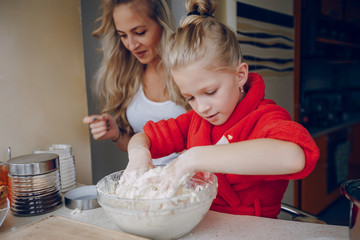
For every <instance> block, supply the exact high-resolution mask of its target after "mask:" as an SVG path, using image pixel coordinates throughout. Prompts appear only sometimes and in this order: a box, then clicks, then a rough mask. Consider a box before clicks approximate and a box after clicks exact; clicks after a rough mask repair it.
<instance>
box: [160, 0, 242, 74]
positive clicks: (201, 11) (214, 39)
mask: <svg viewBox="0 0 360 240" xmlns="http://www.w3.org/2000/svg"><path fill="white" fill-rule="evenodd" d="M216 4H217V2H216V1H212V0H187V1H186V5H185V8H186V10H187V11H188V15H187V16H185V17H184V18H183V19H182V20H181V22H180V26H179V28H178V29H177V30H176V31H175V32H174V33H173V34H172V35H171V36H170V39H169V44H168V47H167V49H166V54H165V55H164V57H165V58H166V59H164V62H165V63H166V66H167V68H169V69H176V68H178V67H185V66H188V65H189V64H193V63H195V62H201V63H204V64H205V66H204V67H206V68H210V69H222V68H226V69H229V68H230V69H232V68H234V67H237V66H238V64H240V63H241V62H242V54H241V49H240V46H239V43H238V41H237V38H236V35H235V33H234V32H233V31H232V30H230V29H229V28H228V27H227V26H225V25H224V24H222V23H220V22H219V21H218V20H217V19H215V18H214V17H213V14H214V12H215V9H216ZM204 60H205V61H204Z"/></svg>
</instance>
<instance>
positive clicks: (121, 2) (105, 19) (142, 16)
mask: <svg viewBox="0 0 360 240" xmlns="http://www.w3.org/2000/svg"><path fill="white" fill-rule="evenodd" d="M101 7H102V10H103V14H102V16H101V17H100V18H99V19H98V20H99V22H100V23H101V25H100V26H99V28H98V29H96V30H95V31H94V32H93V35H94V36H96V37H98V38H100V39H101V44H102V50H103V61H102V62H101V66H100V68H99V70H98V72H97V75H96V77H95V80H96V85H95V86H94V91H95V93H96V94H97V96H98V98H99V99H100V101H101V107H102V114H100V115H92V116H88V117H85V118H84V120H83V122H84V123H86V124H89V126H90V129H91V133H92V135H93V137H94V139H96V140H103V139H110V140H112V141H113V142H114V143H115V144H116V145H117V147H118V148H119V149H121V150H123V151H127V144H128V142H129V139H130V137H131V136H132V135H133V134H134V133H136V132H141V131H142V128H143V126H144V124H145V123H146V122H147V121H149V120H153V121H159V120H161V119H168V118H174V117H177V116H178V115H180V114H183V113H185V112H186V111H187V109H186V108H187V106H188V105H187V103H186V101H185V100H184V98H183V97H182V96H181V95H180V93H179V89H178V88H177V86H176V85H175V84H174V83H173V81H172V80H171V78H170V76H168V75H166V72H165V71H164V70H163V66H162V63H161V57H162V55H163V48H164V45H165V43H166V41H167V38H168V37H169V35H170V34H171V33H172V32H173V31H174V23H173V17H172V14H171V11H170V9H169V7H168V5H167V3H166V0H103V1H102V5H101ZM171 159H172V157H167V158H163V159H157V160H156V161H155V162H154V164H156V165H163V164H166V163H168V162H169V161H171Z"/></svg>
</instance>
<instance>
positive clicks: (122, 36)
mask: <svg viewBox="0 0 360 240" xmlns="http://www.w3.org/2000/svg"><path fill="white" fill-rule="evenodd" d="M119 37H120V38H126V37H127V35H126V34H122V33H119Z"/></svg>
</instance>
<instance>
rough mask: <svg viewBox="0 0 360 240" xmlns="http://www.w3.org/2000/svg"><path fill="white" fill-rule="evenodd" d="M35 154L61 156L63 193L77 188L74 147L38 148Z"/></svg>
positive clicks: (57, 145)
mask: <svg viewBox="0 0 360 240" xmlns="http://www.w3.org/2000/svg"><path fill="white" fill-rule="evenodd" d="M33 153H34V154H38V153H54V154H57V155H59V163H60V182H61V191H62V192H67V191H69V190H70V189H73V188H75V187H76V174H75V160H74V155H72V147H71V145H68V144H52V145H51V146H42V147H37V148H35V149H34V150H33Z"/></svg>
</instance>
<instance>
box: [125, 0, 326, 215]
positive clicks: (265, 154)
mask: <svg viewBox="0 0 360 240" xmlns="http://www.w3.org/2000/svg"><path fill="white" fill-rule="evenodd" d="M186 9H187V11H188V12H189V14H188V15H187V17H185V18H184V19H183V20H182V22H181V25H180V27H179V28H178V29H177V31H176V32H175V33H174V34H173V35H172V36H171V38H170V42H169V47H168V49H167V52H166V54H165V56H166V59H165V60H166V62H167V64H168V66H169V68H170V69H171V72H172V74H173V77H174V80H175V82H176V84H177V85H178V86H179V88H180V91H181V94H182V95H183V96H184V97H185V98H186V99H187V100H188V102H189V104H190V105H191V107H192V109H193V110H192V111H189V112H187V113H185V114H183V115H181V116H179V117H177V118H176V119H169V120H167V121H165V120H161V121H159V122H157V123H154V122H148V123H147V124H146V125H145V127H144V133H141V134H136V135H135V136H134V137H133V138H132V139H131V140H130V142H129V147H128V153H129V164H128V167H127V169H126V170H125V173H129V172H131V171H132V170H139V169H142V170H144V169H146V168H147V169H148V168H151V167H152V166H151V157H153V158H157V157H161V156H164V155H167V154H169V153H172V152H182V151H184V150H187V151H185V152H184V153H183V154H182V155H180V156H179V157H178V158H177V159H176V160H175V161H174V162H173V163H171V164H170V165H169V166H168V167H167V168H166V169H167V171H168V175H167V176H168V178H166V179H164V180H163V185H162V186H161V189H162V190H167V189H168V188H170V189H175V188H176V187H177V182H178V180H179V179H180V178H181V177H183V176H185V175H186V174H189V173H190V174H191V175H193V174H194V173H196V172H198V171H210V172H214V173H216V175H217V177H218V184H219V185H218V195H217V197H216V199H214V201H213V204H212V206H211V209H212V210H215V211H220V212H225V213H232V214H245V215H255V216H263V217H270V218H276V217H277V215H278V214H279V212H280V206H281V200H282V198H283V194H284V192H285V190H286V188H287V185H288V182H289V180H290V179H300V178H303V177H306V176H307V175H309V174H310V172H311V171H312V170H313V169H314V167H315V165H316V162H317V160H318V157H319V150H318V148H317V146H316V144H315V142H314V140H313V139H312V137H311V135H310V134H309V133H308V131H307V130H306V129H305V128H304V127H302V126H301V125H300V124H298V123H296V122H293V121H291V117H290V115H289V114H288V113H287V112H286V110H285V109H283V108H282V107H280V106H277V105H276V104H275V102H274V101H272V100H267V99H264V95H265V86H264V81H263V79H262V78H261V76H260V75H258V74H255V73H248V65H247V64H246V63H244V62H242V55H241V51H240V47H239V44H238V41H237V39H236V36H235V34H234V33H233V32H232V31H231V30H229V29H228V28H227V27H226V26H225V25H223V24H221V23H220V22H218V21H217V20H216V19H215V18H214V17H213V16H212V14H213V13H214V10H215V6H214V5H213V4H212V1H211V0H196V1H195V0H189V1H187V3H186ZM125 173H124V174H125ZM125 177H126V174H125Z"/></svg>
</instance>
